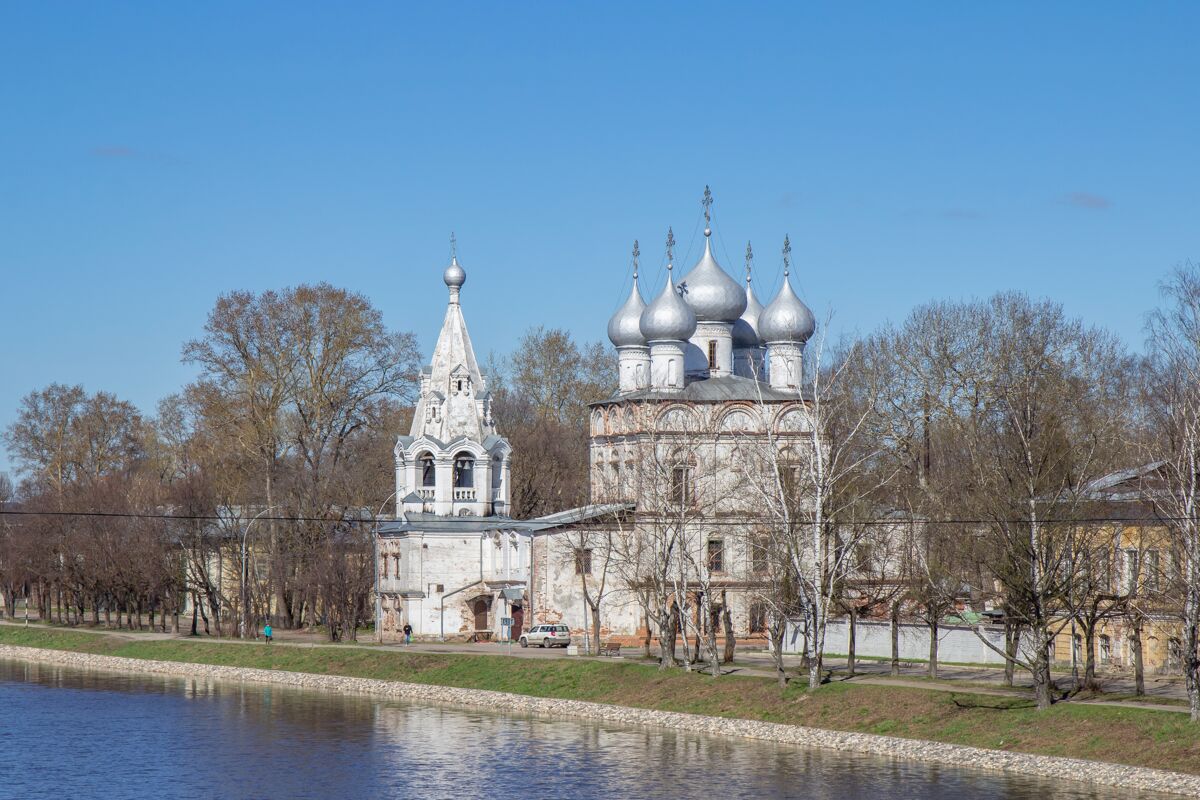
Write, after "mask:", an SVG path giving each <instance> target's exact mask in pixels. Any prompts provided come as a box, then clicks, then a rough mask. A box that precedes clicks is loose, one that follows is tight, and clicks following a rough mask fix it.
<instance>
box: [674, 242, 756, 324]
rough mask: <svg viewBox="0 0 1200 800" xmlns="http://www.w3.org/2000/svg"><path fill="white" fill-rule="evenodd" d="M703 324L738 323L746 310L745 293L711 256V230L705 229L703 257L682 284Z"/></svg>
mask: <svg viewBox="0 0 1200 800" xmlns="http://www.w3.org/2000/svg"><path fill="white" fill-rule="evenodd" d="M679 285H680V286H682V287H683V288H684V292H685V296H686V298H687V302H688V305H690V306H691V307H692V308H693V309H695V311H696V319H698V320H700V321H702V322H736V321H737V319H738V317H740V316H741V315H742V312H743V311H745V310H746V292H745V290H744V289H742V287H741V286H739V285H738V283H737V281H735V280H734V279H733V278H731V277H729V275H728V274H727V273H726V272H725V270H723V269H721V265H720V264H718V263H717V260H716V259H715V258H713V254H712V229H711V228H705V229H704V255H703V256H701V257H700V260H699V261H698V262H696V266H694V267H692V271H691V272H689V273H688V274H687V275H685V276H684V278H683V280H682V281H681V282H680V284H679Z"/></svg>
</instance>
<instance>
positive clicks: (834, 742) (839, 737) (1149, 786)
mask: <svg viewBox="0 0 1200 800" xmlns="http://www.w3.org/2000/svg"><path fill="white" fill-rule="evenodd" d="M0 658H12V659H20V660H23V661H35V662H39V663H43V664H58V665H62V666H67V667H76V668H84V669H99V670H107V671H116V672H124V673H129V672H137V673H149V674H155V675H171V676H177V677H183V678H192V679H208V680H225V681H254V682H259V683H274V684H280V685H284V686H290V687H295V688H301V689H321V690H326V691H334V692H343V693H354V694H371V695H376V696H381V697H387V698H391V699H396V700H405V701H411V702H416V703H428V704H444V705H453V706H462V707H469V708H477V709H486V710H490V711H497V712H509V713H511V712H517V713H521V714H536V715H546V716H557V717H577V718H579V717H582V718H587V719H596V720H602V721H604V722H610V723H615V724H620V725H644V726H657V727H664V728H674V729H678V730H684V731H688V732H692V733H703V734H710V735H713V736H736V737H741V738H746V739H758V740H760V741H769V742H776V743H780V744H787V745H798V746H801V747H821V748H826V749H831V750H840V751H843V752H852V753H864V754H870V755H877V756H884V757H889V758H903V759H911V760H914V761H924V762H928V763H935V764H944V765H948V766H954V767H960V768H964V769H982V770H999V771H1006V772H1016V773H1022V774H1025V775H1037V776H1040V777H1044V778H1051V779H1055V780H1071V781H1087V782H1092V783H1096V784H1102V785H1105V786H1112V787H1117V788H1122V789H1130V790H1143V791H1158V792H1167V793H1170V794H1176V795H1183V796H1188V797H1200V775H1185V774H1183V773H1178V772H1167V771H1165V770H1156V769H1146V768H1144V767H1130V766H1123V765H1121V764H1107V763H1101V762H1097V761H1085V760H1082V759H1073V758H1059V757H1056V756H1038V755H1028V754H1025V753H1010V752H1005V751H1001V750H986V749H982V748H977V747H964V746H962V745H953V744H942V743H939V742H927V741H920V740H915V739H899V738H896V737H892V736H878V735H875V734H867V733H850V732H845V731H829V730H821V729H819V728H805V727H800V726H796V725H781V724H777V723H771V722H755V721H753V720H744V719H728V718H724V717H707V716H700V715H697V714H681V713H677V712H672V711H653V710H650V709H641V708H627V707H624V706H611V705H605V704H603V703H589V702H584V701H581V700H555V699H551V698H543V697H528V696H526V695H519V694H509V693H507V692H493V691H485V690H482V689H457V688H453V687H449V686H427V685H423V684H415V683H401V682H398V681H384V680H376V679H372V678H351V677H345V676H341V675H315V674H309V673H303V672H284V671H280V670H267V669H249V668H245V667H226V666H217V665H213V664H196V663H192V662H176V661H150V660H142V659H136V658H119V657H115V656H101V655H93V654H90V653H76V652H72V651H68V650H43V649H40V648H33V647H13V646H10V645H0Z"/></svg>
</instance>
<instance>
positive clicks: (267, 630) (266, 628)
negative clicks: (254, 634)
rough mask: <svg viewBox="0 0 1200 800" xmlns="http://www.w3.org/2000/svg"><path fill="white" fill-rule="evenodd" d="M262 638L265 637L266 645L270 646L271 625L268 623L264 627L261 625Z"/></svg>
mask: <svg viewBox="0 0 1200 800" xmlns="http://www.w3.org/2000/svg"><path fill="white" fill-rule="evenodd" d="M263 636H265V637H266V639H267V644H270V643H271V623H269V622H268V623H267V624H266V625H263Z"/></svg>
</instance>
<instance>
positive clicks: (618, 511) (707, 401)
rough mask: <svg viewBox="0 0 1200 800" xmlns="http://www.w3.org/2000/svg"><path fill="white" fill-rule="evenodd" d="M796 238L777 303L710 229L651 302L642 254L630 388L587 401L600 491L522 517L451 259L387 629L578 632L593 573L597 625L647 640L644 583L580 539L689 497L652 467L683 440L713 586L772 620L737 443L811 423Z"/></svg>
mask: <svg viewBox="0 0 1200 800" xmlns="http://www.w3.org/2000/svg"><path fill="white" fill-rule="evenodd" d="M706 210H707V209H706ZM706 217H707V214H706ZM671 242H672V243H673V237H672V238H671ZM789 252H790V247H789V246H788V245H787V244H786V243H785V250H784V264H785V268H784V276H783V283H782V286H781V287H780V289H779V291H778V293H777V294H776V296H775V297H774V299H772V300H771V302H770V303H768V304H767V305H766V307H765V308H764V307H763V306H762V305H761V304H759V303H758V301H757V300H756V299H755V298H754V295H753V292H752V291H751V288H750V282H751V275H750V266H749V265H750V254H749V251H748V252H747V269H746V276H745V281H744V284H743V283H741V282H739V281H737V280H734V279H733V278H732V277H730V276H729V275H728V274H727V273H726V272H725V270H724V269H723V268H722V267H721V266H720V264H718V263H717V260H716V258H715V257H714V255H713V250H712V229H711V227H710V226H709V225H706V227H705V231H704V252H703V254H702V256H701V258H700V260H699V261H698V262H697V264H696V265H695V267H694V268H693V269H692V270H691V271H689V272H688V274H687V275H685V276H684V277H683V278H682V279H681V280H679V281H678V283H676V281H675V279H674V271H673V264H671V263H670V262H671V261H672V257H671V254H670V250H668V268H667V276H666V279H665V282H664V285H663V287H662V290H661V292H660V293H659V294H658V295H657V296H656V297H655V298H654V299H653V300H652V301H651V302H650V303H649V304H646V303H645V302H644V301H643V300H642V295H641V291H640V287H639V284H638V273H637V260H636V257H635V260H634V270H633V286H632V289H631V292H630V294H629V296H628V298H627V299H626V300H625V302H624V303H623V304H622V305H621V307H620V308H619V309H617V311H616V313H615V314H614V315H613V317H612V319H611V320H610V322H609V325H608V335H609V338H610V340H611V341H612V344H613V346H614V347H615V348H616V350H617V356H618V374H617V375H615V376H614V378H615V379H616V382H617V384H618V389H617V391H616V392H615V393H614V394H613V395H612V396H611V397H609V398H606V399H605V400H603V401H601V402H598V403H594V404H593V405H592V410H591V416H590V419H589V421H588V422H589V437H590V444H589V459H590V470H591V472H590V480H591V502H592V504H591V505H588V506H585V507H582V508H577V509H570V510H566V511H563V512H561V513H558V514H553V515H550V516H547V517H543V518H540V519H534V520H515V519H512V518H511V517H510V516H509V513H510V508H511V506H510V498H509V491H510V489H509V487H510V483H511V480H510V470H511V455H512V447H511V445H510V444H509V442H508V441H507V440H506V439H505V438H503V436H502V435H501V432H499V431H497V430H496V428H495V424H494V422H493V420H492V416H491V406H490V397H489V395H488V390H487V383H486V378H485V376H483V375H482V374H481V373H480V371H479V366H478V363H477V361H476V359H475V355H474V351H473V349H472V345H471V340H470V337H469V336H468V334H467V328H466V323H465V321H464V319H463V314H462V307H461V305H460V302H459V300H460V295H461V291H462V287H463V284H464V283H465V280H466V274H465V272H464V271H463V269H462V267H461V266H460V265H459V264H458V261H457V259H454V260H452V263H451V265H450V266H449V267H448V268H447V269H446V271H445V274H444V280H445V282H446V285H447V287H448V288H449V291H450V299H449V304H448V307H447V311H446V318H445V322H444V324H443V326H442V330H441V333H440V335H439V337H438V342H437V345H436V346H435V348H434V352H433V357H432V359H431V363H430V365H429V366H428V367H426V368H425V369H424V370H423V372H422V375H421V385H420V389H421V394H420V399H419V401H418V404H417V407H416V411H415V415H414V418H413V423H412V429H411V431H410V433H409V434H408V435H407V436H401V437H399V438H398V439H397V443H396V449H395V456H396V492H397V494H396V496H397V498H398V501H397V511H396V515H395V518H394V519H389V520H385V521H383V522H382V523H381V525H380V528H379V530H380V534H379V538H378V545H377V546H378V555H377V564H376V567H377V572H376V574H377V576H378V579H379V584H378V587H379V588H378V592H377V595H378V605H377V610H378V614H377V616H378V620H377V625H378V627H377V630H379V631H380V632H381V636H382V638H383V639H384V640H394V639H396V638H399V637H400V635H401V634H400V630H401V629H402V627H403V625H404V624H405V623H408V624H410V625H412V627H413V629H414V633H415V634H416V635H417V636H419V637H422V638H439V637H440V638H452V637H453V638H472V637H474V638H491V639H499V638H504V637H507V636H508V635H510V634H513V635H514V636H515V632H516V631H515V630H514V628H515V629H516V630H520V629H521V628H528V627H529V626H531V625H533V624H537V623H546V622H563V623H566V624H568V625H569V626H570V627H571V628H572V630H573V631H574V632H575V633H576V634H580V635H582V634H584V633H585V631H590V627H591V625H590V620H589V609H588V607H587V604H586V603H585V602H584V600H583V596H582V584H583V580H584V579H585V578H586V579H587V580H589V581H590V583H589V585H590V586H592V587H593V591H594V589H595V586H596V584H597V582H598V581H599V580H600V579H601V578H603V579H604V580H605V582H606V583H605V586H606V593H605V595H604V599H603V601H602V604H601V622H602V630H601V636H602V637H604V638H618V639H621V638H623V639H626V640H627V641H631V640H636V639H638V638H640V637H642V636H644V634H645V630H646V625H647V623H646V619H645V610H644V608H643V606H642V604H641V601H639V599H638V597H637V595H636V592H634V591H632V590H631V589H630V587H629V585H628V581H626V580H623V577H624V576H622V575H621V574H620V573H619V571H618V570H616V569H615V568H613V569H612V571H611V572H610V573H609V574H607V575H601V574H598V573H599V572H600V570H601V569H602V568H603V566H604V565H603V564H601V563H598V562H599V556H597V555H596V554H595V553H590V554H586V555H582V554H580V553H579V552H577V551H578V549H579V548H578V545H579V543H580V542H585V543H586V541H587V536H586V535H585V534H584V532H585V531H586V532H588V534H590V535H592V536H596V535H599V536H600V538H604V537H605V536H606V535H608V536H615V537H629V536H638V535H644V534H646V532H647V531H648V530H650V528H652V526H654V525H655V524H657V523H656V520H658V519H660V518H661V510H662V509H661V506H662V504H663V502H664V501H668V502H674V501H675V500H676V499H677V497H676V495H675V493H674V489H670V490H669V491H667V490H665V489H664V487H665V485H667V484H672V483H673V482H674V477H673V475H672V474H671V472H672V471H671V470H668V472H667V474H664V475H656V474H655V471H656V470H660V469H661V468H662V465H663V464H664V463H667V462H669V461H670V459H671V458H672V457H673V453H674V452H676V451H678V449H679V447H680V444H681V442H683V441H685V440H686V443H687V449H688V456H687V458H688V462H687V464H686V465H684V469H685V471H684V473H683V474H682V476H681V478H680V479H681V480H682V481H683V484H686V485H688V486H690V488H688V489H685V490H683V491H684V493H685V494H687V493H690V499H689V502H694V507H693V510H694V513H692V514H691V515H690V516H688V520H687V525H686V527H687V531H686V536H685V543H686V544H685V546H686V547H688V548H692V549H693V550H694V555H695V557H696V561H697V562H702V563H706V564H712V565H713V566H714V567H715V568H714V569H713V570H711V574H708V575H706V581H705V587H706V589H707V590H708V591H710V592H720V594H721V598H722V599H723V600H724V601H725V602H726V603H727V604H728V607H729V608H730V609H731V613H732V617H733V621H734V628H735V632H736V633H737V635H738V636H745V635H754V634H756V633H759V628H761V625H762V622H763V620H762V619H761V616H762V615H761V612H760V611H759V610H757V609H756V608H755V601H754V594H755V591H756V590H757V588H758V586H759V585H760V582H758V581H756V579H755V570H756V565H755V558H754V555H753V554H752V553H751V552H750V551H749V548H748V547H747V546H746V544H745V541H744V537H743V538H741V539H739V537H737V536H735V535H734V534H733V532H734V531H736V530H737V528H738V525H739V524H740V523H742V522H745V523H747V524H749V523H750V522H752V520H753V518H754V517H755V515H756V513H758V511H759V510H760V509H756V507H755V504H756V501H755V498H754V496H753V494H752V493H748V492H746V491H744V489H741V488H739V487H740V486H741V485H742V483H743V481H744V475H743V474H741V472H740V471H739V464H738V461H739V453H741V452H743V451H744V450H745V448H746V447H747V446H750V447H762V446H766V443H767V442H770V443H771V445H770V446H772V447H775V446H778V447H783V448H787V447H789V446H790V443H791V442H793V441H795V440H800V439H805V438H806V437H810V436H811V424H810V418H809V413H808V405H807V403H806V401H805V399H804V397H803V396H802V390H801V386H802V375H803V353H804V346H805V343H806V342H807V340H808V339H809V338H810V337H811V336H812V334H813V332H814V330H815V327H816V326H815V321H814V318H813V315H812V312H811V311H810V310H809V309H808V307H807V306H806V305H805V304H804V303H803V302H802V301H801V300H800V299H799V298H798V297H797V295H796V293H795V292H794V291H793V289H792V286H791V280H790V260H789V258H788V254H789ZM798 444H799V443H798ZM700 476H703V478H702V479H701V478H700ZM689 482H690V483H689ZM700 483H703V486H700V485H699V484H700ZM701 499H702V500H703V502H702V503H701V502H699V501H700V500H701ZM718 554H719V555H718ZM717 558H719V562H720V563H719V564H718V563H716V559H717ZM610 566H611V565H610ZM583 571H587V573H588V574H587V575H586V576H585V575H582V574H581V572H583ZM689 591H690V592H693V593H694V592H695V591H696V587H691V588H690V589H689ZM508 620H512V623H511V625H512V627H510V625H509V624H506V621H508Z"/></svg>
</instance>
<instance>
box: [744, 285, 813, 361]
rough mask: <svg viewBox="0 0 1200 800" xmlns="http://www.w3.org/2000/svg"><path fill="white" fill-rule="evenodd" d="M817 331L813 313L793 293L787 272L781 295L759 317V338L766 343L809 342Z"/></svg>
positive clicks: (780, 290) (780, 291)
mask: <svg viewBox="0 0 1200 800" xmlns="http://www.w3.org/2000/svg"><path fill="white" fill-rule="evenodd" d="M816 330H817V321H816V319H814V318H813V313H812V311H810V310H809V308H808V306H806V305H804V302H803V301H802V300H801V299H800V298H799V297H797V296H796V293H795V292H793V291H792V282H791V280H790V279H789V278H788V274H787V272H786V271H785V272H784V274H783V286H781V287H780V288H779V294H777V295H775V299H774V300H772V301H771V302H770V303H768V304H767V307H766V308H765V309H763V311H762V314H760V315H759V317H758V336H759V338H760V339H762V341H764V342H768V343H769V342H807V341H808V339H809V337H810V336H812V335H813V333H814V332H815V331H816Z"/></svg>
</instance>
